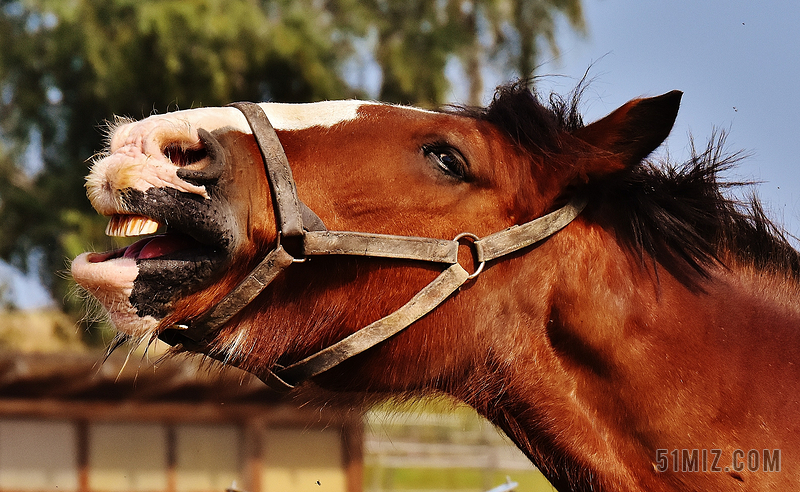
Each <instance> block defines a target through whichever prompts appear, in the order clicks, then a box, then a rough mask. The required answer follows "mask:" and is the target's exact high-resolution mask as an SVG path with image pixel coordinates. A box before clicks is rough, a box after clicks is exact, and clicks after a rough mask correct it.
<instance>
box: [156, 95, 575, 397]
mask: <svg viewBox="0 0 800 492" xmlns="http://www.w3.org/2000/svg"><path fill="white" fill-rule="evenodd" d="M231 106H234V107H235V108H237V109H238V110H239V111H241V112H242V113H243V114H244V115H245V117H246V118H247V121H248V123H249V124H250V127H251V128H252V130H253V135H254V136H255V139H256V142H257V143H258V146H259V148H260V150H261V155H262V157H263V159H264V166H265V168H266V174H267V177H268V180H269V183H270V190H271V192H272V197H273V208H274V209H275V215H276V224H277V229H278V244H277V246H276V247H275V249H274V250H272V251H271V252H270V253H269V254H268V255H267V256H266V257H265V258H264V259H263V260H262V261H261V263H259V265H258V266H257V267H256V268H255V269H254V270H253V271H252V272H250V274H249V275H248V276H247V277H246V278H245V279H244V280H243V281H242V282H240V283H239V285H237V286H236V287H235V288H234V289H233V290H232V291H231V292H229V293H228V294H227V295H226V296H225V297H224V298H223V299H222V300H221V301H220V302H219V303H217V304H216V305H215V306H213V307H212V308H210V309H209V310H208V311H206V312H205V313H203V314H202V315H200V316H199V317H197V318H195V319H192V320H189V321H186V322H183V323H178V324H176V325H174V326H172V327H170V328H168V329H166V330H164V331H163V332H162V333H161V334H160V335H159V338H161V339H162V340H164V341H166V342H167V343H169V344H170V345H176V344H181V345H182V346H184V347H185V348H189V349H191V350H200V351H202V350H204V349H205V350H206V351H208V350H210V346H209V341H210V340H211V339H212V338H213V335H214V334H215V333H216V332H217V330H219V329H220V328H221V327H222V326H223V325H224V324H225V323H227V322H228V321H230V320H231V318H233V317H234V316H235V315H236V314H238V313H239V312H240V311H241V310H242V309H243V308H244V307H245V306H247V305H248V304H249V303H250V302H251V301H253V300H254V299H255V298H256V297H258V295H259V294H260V293H261V292H262V291H263V290H264V289H265V288H266V287H267V285H269V283H270V282H272V281H273V280H274V279H275V278H277V277H278V275H280V274H281V272H283V271H284V270H285V269H287V268H288V267H289V266H290V265H291V264H292V263H294V262H297V261H305V259H307V258H309V257H313V256H321V255H348V256H368V257H378V258H396V259H406V260H416V261H428V262H434V263H440V264H442V265H447V267H446V268H445V269H444V271H443V272H442V273H441V274H440V275H439V276H438V277H436V278H435V279H434V280H433V281H432V282H431V283H429V284H428V285H427V286H426V287H424V288H423V289H422V290H421V291H420V292H419V293H417V294H416V295H415V296H414V297H412V298H411V300H409V301H408V302H407V303H406V304H404V305H403V306H402V307H400V308H399V309H398V310H397V311H395V312H393V313H391V314H389V315H388V316H386V317H384V318H381V319H379V320H377V321H375V322H374V323H371V324H369V325H367V326H365V327H364V328H362V329H360V330H358V331H356V332H355V333H353V334H352V335H350V336H348V337H346V338H344V339H342V340H341V341H339V342H337V343H335V344H333V345H331V346H329V347H327V348H325V349H323V350H321V351H319V352H317V353H315V354H313V355H311V356H309V357H307V358H305V359H303V360H301V361H299V362H296V363H294V364H291V365H289V366H288V367H282V366H278V365H276V366H275V367H273V368H271V369H265V370H263V372H260V373H258V374H256V376H258V377H259V378H260V379H261V380H262V381H264V382H265V383H266V384H268V385H269V386H270V387H272V388H273V389H276V390H278V391H287V390H290V389H292V388H294V387H295V386H296V385H297V384H299V383H300V382H302V381H304V380H307V379H309V378H311V377H314V376H316V375H318V374H321V373H323V372H325V371H327V370H328V369H331V368H332V367H335V366H336V365H338V364H340V363H341V362H343V361H345V360H347V359H349V358H350V357H353V356H354V355H357V354H359V353H361V352H363V351H365V350H367V349H369V348H371V347H374V346H375V345H377V344H379V343H381V342H383V341H385V340H387V339H388V338H390V337H392V336H394V335H395V334H397V333H398V332H400V331H402V330H403V329H405V328H407V327H408V326H410V325H411V324H412V323H414V322H415V321H417V320H418V319H420V318H422V317H423V316H425V315H426V314H428V313H429V312H431V311H432V310H433V309H435V308H436V307H437V306H439V305H440V304H442V303H443V302H444V301H445V300H447V298H449V297H450V296H451V295H453V294H454V293H455V292H456V291H458V289H459V288H460V287H461V286H462V285H464V283H465V282H467V281H468V280H470V279H473V278H475V277H476V276H477V275H478V274H479V273H480V272H481V271H482V270H483V267H484V265H485V263H486V262H488V261H492V260H495V259H497V258H500V257H502V256H504V255H507V254H509V253H512V252H515V251H518V250H520V249H523V248H526V247H529V246H532V245H534V244H536V243H538V242H540V241H542V240H544V239H546V238H548V237H550V236H552V235H553V234H555V233H556V232H558V231H559V230H561V229H563V228H564V227H566V226H567V224H569V223H570V222H572V220H573V219H575V217H577V216H578V215H579V214H580V213H581V211H582V210H583V209H584V207H585V206H586V203H587V201H586V199H585V198H583V197H581V196H576V197H575V198H573V199H572V200H571V201H570V202H569V203H567V204H566V205H565V206H563V207H561V208H559V209H557V210H555V211H554V212H551V213H549V214H547V215H544V216H542V217H539V218H538V219H535V220H532V221H530V222H527V223H525V224H522V225H516V226H513V227H510V228H508V229H505V230H503V231H499V232H496V233H494V234H491V235H489V236H486V237H484V238H479V237H477V236H475V235H474V234H470V233H463V234H459V235H458V236H456V238H455V239H452V240H444V239H433V238H425V237H414V236H392V235H386V234H370V233H363V232H350V231H328V230H326V229H325V226H324V224H323V223H322V221H321V220H320V219H319V217H317V215H316V214H314V212H313V211H311V210H310V209H309V208H308V207H306V206H305V204H304V203H303V202H302V201H300V199H299V198H298V196H297V188H296V186H295V182H294V178H293V177H292V171H291V168H290V167H289V162H288V159H287V158H286V155H285V154H284V152H283V147H282V146H281V143H280V140H278V136H277V134H276V133H275V130H274V129H273V128H272V125H271V124H270V122H269V119H268V118H267V116H266V114H265V113H264V111H263V110H262V109H261V107H260V106H259V105H257V104H254V103H234V104H232V105H231ZM290 238H291V239H290ZM467 238H468V239H470V240H471V242H472V243H473V246H474V248H475V252H476V256H477V260H478V263H479V266H478V268H477V270H476V271H475V272H474V273H472V274H470V273H468V272H467V271H466V270H465V269H464V268H463V267H462V266H461V265H460V264H459V263H458V247H459V244H460V243H459V241H460V240H462V239H467ZM281 239H290V240H292V242H297V243H298V244H299V251H300V254H301V255H302V256H304V259H301V260H297V259H296V258H295V257H294V256H292V255H291V254H290V253H289V252H287V251H286V250H285V249H284V247H283V245H282V244H281V242H280V241H281ZM292 250H293V251H294V248H293V249H292ZM209 355H211V356H212V357H215V358H216V357H217V355H216V354H214V353H210V354H209ZM220 359H224V357H220ZM229 362H231V363H235V361H229Z"/></svg>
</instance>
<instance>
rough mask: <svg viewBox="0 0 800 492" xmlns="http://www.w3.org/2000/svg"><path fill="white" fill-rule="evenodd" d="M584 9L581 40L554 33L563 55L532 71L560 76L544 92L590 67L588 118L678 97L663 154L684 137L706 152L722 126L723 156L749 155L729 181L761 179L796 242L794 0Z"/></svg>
mask: <svg viewBox="0 0 800 492" xmlns="http://www.w3.org/2000/svg"><path fill="white" fill-rule="evenodd" d="M583 4H584V10H585V17H586V21H587V28H588V29H587V30H588V32H587V35H586V36H584V37H581V36H579V35H576V34H575V33H573V32H572V31H570V30H569V29H568V28H567V27H566V26H562V28H561V29H559V35H558V42H559V45H560V48H561V52H562V53H561V57H560V58H558V59H551V60H549V61H548V62H547V63H545V64H544V65H543V66H542V67H541V68H540V69H539V71H538V73H539V74H540V75H541V74H559V75H563V76H564V77H548V78H546V79H545V81H544V83H545V85H546V88H547V89H553V90H555V91H556V92H566V91H569V90H570V89H571V88H572V87H573V86H574V85H575V83H576V82H577V81H578V80H579V79H580V78H581V77H582V76H583V73H584V72H585V71H586V69H587V68H588V67H589V66H592V69H591V71H590V78H591V79H592V80H593V81H592V83H591V85H590V87H589V90H588V91H587V92H586V95H585V98H584V115H585V120H586V121H587V122H589V121H593V120H595V119H597V118H600V117H602V116H604V115H605V114H607V113H609V112H611V111H613V110H614V109H616V108H617V107H618V106H620V105H622V104H624V103H625V102H626V101H628V100H629V99H632V98H635V97H639V96H643V95H644V96H652V95H658V94H662V93H664V92H668V91H670V90H673V89H678V90H681V91H683V92H684V96H683V100H682V103H681V111H680V113H679V115H678V119H677V121H676V124H675V127H674V129H673V132H672V135H671V136H670V138H669V139H668V141H667V147H668V149H669V154H670V157H671V158H672V159H674V160H679V159H680V160H683V159H685V158H686V157H687V156H688V155H689V153H688V142H689V138H688V136H689V134H690V133H691V135H692V136H693V137H694V139H695V142H696V144H697V145H698V146H704V145H705V143H706V142H707V140H708V138H709V136H710V135H711V133H712V132H713V131H714V129H722V130H725V131H726V132H727V133H728V139H727V143H728V145H727V147H728V149H729V150H730V151H737V150H744V151H745V152H748V153H749V154H750V157H749V158H748V159H746V160H744V161H743V162H742V163H741V164H740V165H739V166H738V167H737V168H736V170H735V171H734V172H733V173H731V174H730V175H729V176H728V177H729V179H733V180H748V181H760V182H761V183H760V184H758V185H757V186H756V189H757V192H758V194H759V196H760V197H761V198H762V200H763V202H764V204H765V206H766V208H767V210H768V212H769V214H770V217H771V218H773V219H774V220H776V221H777V222H779V223H782V224H783V225H784V226H785V227H786V229H787V231H788V232H790V233H791V234H793V235H795V236H800V180H799V179H798V177H800V148H798V145H797V142H798V140H799V137H800V135H798V123H797V122H798V120H800V94H799V93H798V91H799V90H800V87H798V82H800V1H798V0H763V1H759V2H754V1H752V0H725V1H721V0H702V1H698V0H691V1H687V0H682V1H673V2H663V1H655V0H583ZM551 58H552V57H551ZM487 97H488V94H487ZM795 244H799V242H797V241H796V242H795Z"/></svg>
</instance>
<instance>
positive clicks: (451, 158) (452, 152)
mask: <svg viewBox="0 0 800 492" xmlns="http://www.w3.org/2000/svg"><path fill="white" fill-rule="evenodd" d="M423 151H424V152H425V155H426V156H427V157H428V158H429V159H432V160H433V162H434V163H435V164H436V165H437V166H438V167H439V169H441V170H442V171H443V172H444V173H445V174H447V175H449V176H452V177H454V178H458V179H462V180H463V179H465V178H466V176H467V164H466V161H465V159H464V157H462V156H461V153H459V152H458V151H457V150H456V149H453V148H451V147H448V146H439V145H435V146H426V147H423Z"/></svg>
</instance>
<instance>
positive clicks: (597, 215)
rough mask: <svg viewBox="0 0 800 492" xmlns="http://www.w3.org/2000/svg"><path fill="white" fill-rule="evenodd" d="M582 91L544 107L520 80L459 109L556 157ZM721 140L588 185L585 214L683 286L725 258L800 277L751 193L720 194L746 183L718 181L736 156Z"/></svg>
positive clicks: (797, 261) (796, 258)
mask: <svg viewBox="0 0 800 492" xmlns="http://www.w3.org/2000/svg"><path fill="white" fill-rule="evenodd" d="M582 92H583V87H582V85H580V86H579V87H578V88H577V89H575V90H574V91H573V92H572V93H571V94H570V95H569V97H567V98H564V97H561V96H558V95H551V96H550V98H549V102H548V104H546V105H545V104H542V103H541V102H540V98H539V97H538V95H537V94H536V92H535V91H533V90H532V89H531V87H530V83H529V82H518V83H516V84H512V85H508V86H503V87H501V88H499V89H498V91H497V93H496V94H495V97H494V100H493V101H492V103H491V104H490V105H489V106H488V107H487V108H470V109H460V110H459V111H458V112H459V113H460V114H465V115H469V116H472V117H475V118H479V119H482V120H485V121H489V122H491V123H493V124H495V125H496V126H497V127H499V128H500V129H502V130H503V131H504V132H505V133H506V134H508V135H509V136H510V137H511V139H512V140H513V141H514V142H515V143H516V144H517V145H519V146H521V147H522V148H525V149H527V150H530V151H534V152H536V151H538V152H545V153H551V152H558V151H559V150H560V149H561V148H562V144H563V142H562V137H563V135H565V134H567V133H571V132H573V131H574V130H576V129H578V128H580V127H582V126H583V121H582V118H581V116H580V113H579V112H578V109H577V108H578V103H579V101H580V96H581V94H582ZM724 143H725V138H724V134H721V135H719V136H716V137H712V139H711V140H710V142H709V144H708V146H707V147H706V148H705V149H704V150H703V151H701V152H698V151H696V150H694V149H693V151H692V156H691V158H690V159H689V160H688V161H687V162H685V163H683V164H680V165H675V164H673V163H670V162H668V161H661V162H656V161H654V160H649V159H646V160H644V161H642V162H641V163H640V164H639V165H637V166H634V167H633V168H632V169H629V170H626V171H621V172H618V173H615V174H613V175H610V176H608V177H607V178H604V179H601V180H595V182H592V183H589V185H587V188H588V189H587V190H586V192H587V193H588V194H589V195H590V197H591V199H590V202H589V205H588V207H587V208H586V211H585V212H584V214H585V215H586V216H587V217H588V218H589V219H590V220H593V221H596V222H598V223H601V224H603V225H604V226H606V227H608V228H610V229H612V230H614V231H615V233H616V234H617V236H618V238H619V239H620V240H621V241H623V243H625V244H626V245H627V246H628V247H629V248H630V249H631V250H632V251H634V252H635V253H636V254H638V255H639V257H640V259H641V260H642V261H648V262H649V261H652V262H653V263H654V264H655V263H658V264H661V265H662V266H663V267H664V268H666V269H667V270H668V271H669V272H670V273H672V274H673V275H675V276H676V277H677V278H678V279H680V280H682V281H684V282H685V283H687V284H688V285H692V286H696V285H697V280H698V279H699V278H703V277H706V276H707V275H708V269H709V268H710V267H711V266H713V265H715V264H725V262H729V261H736V262H740V263H745V264H751V265H753V266H754V267H755V268H758V269H766V270H770V271H773V272H776V273H780V274H783V275H786V276H787V277H791V278H795V279H800V253H798V252H797V251H796V250H795V249H794V248H793V247H792V245H791V244H790V243H789V241H788V240H787V237H786V235H785V233H784V231H783V230H782V228H780V227H778V226H777V225H775V224H774V223H773V222H772V221H770V220H769V218H768V217H767V216H766V214H765V213H764V210H763V208H762V206H761V203H760V202H759V200H758V199H757V198H756V197H755V195H753V196H752V197H751V198H750V199H749V202H747V203H742V202H740V201H737V200H735V199H732V198H729V197H727V196H725V194H723V191H724V190H727V189H730V188H735V187H741V186H743V185H747V184H750V183H730V182H725V181H722V180H720V177H719V175H720V173H721V172H723V171H725V170H727V169H729V168H731V167H732V166H733V165H734V164H736V162H738V161H739V160H740V159H741V155H739V154H729V155H726V154H725V153H724V152H723V150H722V149H723V147H724ZM698 277H699V278H698Z"/></svg>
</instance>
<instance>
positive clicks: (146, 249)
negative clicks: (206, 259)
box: [124, 234, 195, 260]
mask: <svg viewBox="0 0 800 492" xmlns="http://www.w3.org/2000/svg"><path fill="white" fill-rule="evenodd" d="M194 244H195V241H194V240H193V239H191V238H190V237H188V236H184V235H179V234H166V235H163V236H153V237H150V238H147V239H142V240H141V241H137V242H135V243H134V244H131V245H130V246H128V249H127V250H126V251H125V255H124V256H125V257H126V258H134V259H141V260H146V259H148V258H158V257H159V256H164V255H166V254H169V253H172V252H174V251H179V250H182V249H187V248H189V247H191V246H192V245H194Z"/></svg>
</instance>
